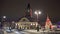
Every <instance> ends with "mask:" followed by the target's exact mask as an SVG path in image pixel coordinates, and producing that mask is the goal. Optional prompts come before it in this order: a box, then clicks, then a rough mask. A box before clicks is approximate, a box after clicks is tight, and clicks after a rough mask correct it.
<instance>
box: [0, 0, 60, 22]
mask: <svg viewBox="0 0 60 34" xmlns="http://www.w3.org/2000/svg"><path fill="white" fill-rule="evenodd" d="M28 2H30V5H31V8H32V11H33V12H34V11H35V10H41V12H42V14H41V15H40V16H39V17H40V19H41V20H42V21H43V20H45V18H46V13H47V14H48V16H49V18H50V19H51V21H52V22H55V23H56V22H58V21H60V0H29V1H27V0H0V16H4V15H5V16H7V17H11V18H16V17H17V18H18V17H22V16H23V15H24V11H25V8H26V7H27V4H28ZM33 15H34V13H33ZM35 16H36V15H35Z"/></svg>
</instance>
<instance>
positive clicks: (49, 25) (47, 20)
mask: <svg viewBox="0 0 60 34" xmlns="http://www.w3.org/2000/svg"><path fill="white" fill-rule="evenodd" d="M45 28H46V29H51V28H52V23H51V21H50V19H49V17H48V16H47V19H46V23H45Z"/></svg>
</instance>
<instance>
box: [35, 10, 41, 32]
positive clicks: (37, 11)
mask: <svg viewBox="0 0 60 34" xmlns="http://www.w3.org/2000/svg"><path fill="white" fill-rule="evenodd" d="M35 14H36V15H37V22H38V15H39V14H41V11H39V10H36V11H35ZM38 31H39V24H38V25H37V32H38Z"/></svg>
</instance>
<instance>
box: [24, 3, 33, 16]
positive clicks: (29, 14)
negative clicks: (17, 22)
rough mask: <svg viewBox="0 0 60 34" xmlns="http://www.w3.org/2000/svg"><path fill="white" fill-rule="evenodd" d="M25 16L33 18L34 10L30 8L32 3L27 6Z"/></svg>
mask: <svg viewBox="0 0 60 34" xmlns="http://www.w3.org/2000/svg"><path fill="white" fill-rule="evenodd" d="M25 16H27V17H32V9H31V7H30V3H28V4H27V7H26V10H25Z"/></svg>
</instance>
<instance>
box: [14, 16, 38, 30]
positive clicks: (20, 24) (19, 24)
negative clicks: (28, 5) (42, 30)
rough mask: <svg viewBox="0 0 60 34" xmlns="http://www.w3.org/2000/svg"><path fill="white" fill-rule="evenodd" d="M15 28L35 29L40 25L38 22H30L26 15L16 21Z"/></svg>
mask: <svg viewBox="0 0 60 34" xmlns="http://www.w3.org/2000/svg"><path fill="white" fill-rule="evenodd" d="M15 24H16V26H15V28H18V29H20V28H21V29H35V28H36V27H37V25H38V23H37V22H30V21H29V20H28V19H27V18H26V17H23V18H21V20H20V21H19V22H17V23H15Z"/></svg>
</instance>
